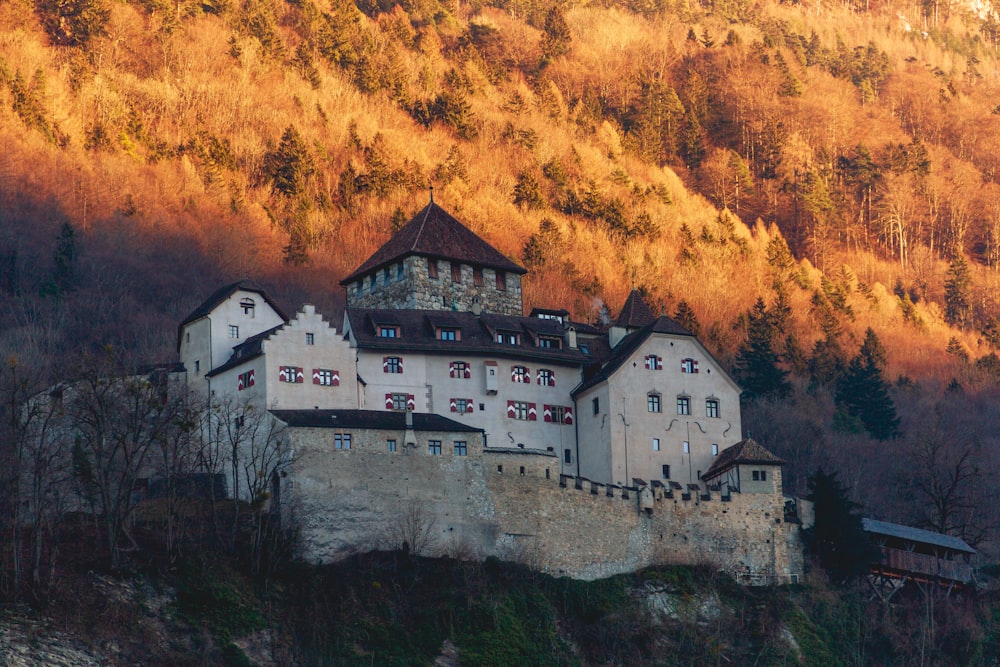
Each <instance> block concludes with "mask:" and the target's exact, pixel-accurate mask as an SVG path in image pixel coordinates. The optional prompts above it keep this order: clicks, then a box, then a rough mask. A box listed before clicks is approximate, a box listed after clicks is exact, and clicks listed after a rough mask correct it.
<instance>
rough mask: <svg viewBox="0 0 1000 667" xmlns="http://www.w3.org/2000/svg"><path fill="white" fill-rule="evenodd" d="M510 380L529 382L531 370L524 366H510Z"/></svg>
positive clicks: (522, 382)
mask: <svg viewBox="0 0 1000 667" xmlns="http://www.w3.org/2000/svg"><path fill="white" fill-rule="evenodd" d="M510 381H511V382H520V383H521V384H524V383H527V384H531V371H529V370H528V369H527V367H525V366H511V367H510Z"/></svg>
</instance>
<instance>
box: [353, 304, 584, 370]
mask: <svg viewBox="0 0 1000 667" xmlns="http://www.w3.org/2000/svg"><path fill="white" fill-rule="evenodd" d="M347 322H348V324H349V325H350V334H351V336H352V337H353V339H354V341H355V342H356V343H357V345H358V347H360V348H362V349H367V350H383V351H385V352H390V353H391V352H395V353H399V352H427V353H440V354H452V355H462V354H464V355H468V354H474V355H479V356H492V357H505V358H520V359H526V360H537V361H549V362H553V363H562V364H570V365H574V366H584V365H587V364H590V363H593V361H594V358H593V356H590V355H587V354H586V353H584V352H582V351H580V349H571V348H569V347H568V345H567V342H568V341H567V336H566V329H565V328H564V327H563V325H562V324H561V323H560V322H558V321H557V320H543V319H540V318H537V317H521V316H516V315H499V314H496V313H481V314H480V315H476V314H474V313H470V312H453V311H444V312H442V311H438V310H373V309H368V308H348V309H347ZM389 323H391V324H392V325H394V326H398V327H399V335H398V336H397V337H394V338H384V337H381V336H379V335H378V330H377V326H376V325H377V324H389ZM440 328H455V329H458V330H460V333H459V334H458V336H457V340H453V341H452V340H439V339H438V338H437V335H436V331H435V330H436V329H440ZM345 330H346V327H345ZM497 332H504V333H514V334H517V336H518V338H517V344H516V345H514V344H510V343H498V342H497V340H496V338H497ZM546 337H552V338H559V339H560V340H562V346H561V347H558V348H554V347H540V346H539V345H538V341H539V339H541V338H546Z"/></svg>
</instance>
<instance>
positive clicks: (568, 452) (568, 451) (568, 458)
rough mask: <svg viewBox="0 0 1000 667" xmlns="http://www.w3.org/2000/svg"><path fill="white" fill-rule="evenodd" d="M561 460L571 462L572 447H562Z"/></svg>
mask: <svg viewBox="0 0 1000 667" xmlns="http://www.w3.org/2000/svg"><path fill="white" fill-rule="evenodd" d="M563 461H564V462H565V463H572V462H573V450H572V449H564V450H563Z"/></svg>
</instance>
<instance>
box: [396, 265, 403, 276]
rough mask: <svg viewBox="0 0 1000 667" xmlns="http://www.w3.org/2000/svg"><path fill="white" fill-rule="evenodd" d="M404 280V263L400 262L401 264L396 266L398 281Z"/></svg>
mask: <svg viewBox="0 0 1000 667" xmlns="http://www.w3.org/2000/svg"><path fill="white" fill-rule="evenodd" d="M402 279H403V263H402V262H400V263H399V264H397V265H396V280H402Z"/></svg>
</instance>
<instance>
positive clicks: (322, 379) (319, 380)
mask: <svg viewBox="0 0 1000 667" xmlns="http://www.w3.org/2000/svg"><path fill="white" fill-rule="evenodd" d="M312 378H313V384H318V385H319V386H321V387H339V386H340V371H335V370H332V369H329V368H314V369H313V374H312Z"/></svg>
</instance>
